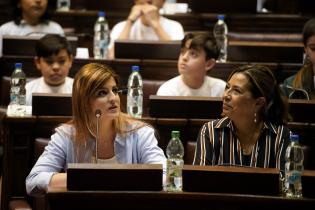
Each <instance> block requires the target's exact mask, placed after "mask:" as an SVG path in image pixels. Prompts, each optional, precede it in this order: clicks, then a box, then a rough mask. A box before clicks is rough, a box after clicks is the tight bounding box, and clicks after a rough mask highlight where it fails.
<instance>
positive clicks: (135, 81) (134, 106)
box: [127, 66, 143, 118]
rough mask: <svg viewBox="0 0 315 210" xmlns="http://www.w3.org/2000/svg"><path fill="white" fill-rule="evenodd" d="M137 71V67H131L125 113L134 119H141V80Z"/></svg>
mask: <svg viewBox="0 0 315 210" xmlns="http://www.w3.org/2000/svg"><path fill="white" fill-rule="evenodd" d="M139 69H140V68H139V66H132V67H131V70H132V72H131V74H130V76H129V79H128V94H127V112H128V114H129V115H131V116H133V117H135V118H141V117H142V109H143V108H142V106H143V91H142V78H141V75H140V73H139Z"/></svg>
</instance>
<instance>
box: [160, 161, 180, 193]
mask: <svg viewBox="0 0 315 210" xmlns="http://www.w3.org/2000/svg"><path fill="white" fill-rule="evenodd" d="M183 164H184V162H183V160H182V159H167V168H166V185H165V186H166V187H165V190H166V191H182V185H183V180H182V170H183Z"/></svg>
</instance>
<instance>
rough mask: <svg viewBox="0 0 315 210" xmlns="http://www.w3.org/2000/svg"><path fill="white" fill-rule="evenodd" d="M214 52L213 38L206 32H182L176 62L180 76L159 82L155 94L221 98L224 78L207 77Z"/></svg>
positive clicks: (215, 53) (211, 66)
mask: <svg viewBox="0 0 315 210" xmlns="http://www.w3.org/2000/svg"><path fill="white" fill-rule="evenodd" d="M218 54H219V51H218V47H217V45H216V41H215V40H214V39H213V38H212V37H210V35H209V34H207V33H188V34H186V36H185V38H184V39H183V40H182V46H181V52H180V55H179V58H178V63H177V67H178V72H179V74H180V75H179V76H177V77H175V78H172V79H170V80H168V81H166V82H165V83H163V84H162V85H161V87H160V88H159V89H158V91H157V95H161V96H210V97H222V96H223V93H224V89H225V86H226V83H225V81H223V80H221V79H217V78H213V77H210V76H207V73H208V72H209V71H211V69H212V68H213V67H214V65H215V63H216V59H217V58H218Z"/></svg>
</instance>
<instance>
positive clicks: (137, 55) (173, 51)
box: [115, 40, 181, 60]
mask: <svg viewBox="0 0 315 210" xmlns="http://www.w3.org/2000/svg"><path fill="white" fill-rule="evenodd" d="M180 49H181V43H180V41H134V40H129V41H127V40H126V41H115V58H133V59H165V60H172V59H176V60H177V59H178V56H179V53H180Z"/></svg>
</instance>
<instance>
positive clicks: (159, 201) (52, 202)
mask: <svg viewBox="0 0 315 210" xmlns="http://www.w3.org/2000/svg"><path fill="white" fill-rule="evenodd" d="M257 181H258V180H257ZM46 201H47V207H48V209H49V210H72V209H73V210H74V209H75V210H83V209H86V210H87V209H88V210H94V209H95V210H96V209H98V210H100V209H104V208H106V209H115V210H116V209H117V210H118V209H121V210H125V209H137V210H138V209H152V210H153V209H156V210H161V209H163V210H173V209H200V210H201V209H213V210H216V209H220V210H222V209H224V210H232V209H233V210H237V209H242V210H244V209H246V210H247V209H248V210H252V209H257V210H260V209H261V210H266V209H279V210H289V209H292V210H296V209H313V208H314V205H315V199H308V198H303V199H287V198H284V197H279V196H261V195H244V194H223V193H199V192H182V193H167V192H153V191H145V192H144V191H137V192H136V191H133V192H132V191H115V192H113V191H98V192H95V191H68V190H67V189H64V188H59V189H49V191H48V194H47V196H46Z"/></svg>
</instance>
